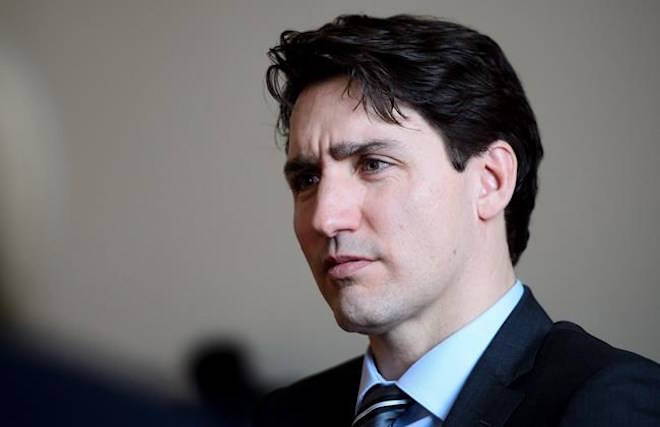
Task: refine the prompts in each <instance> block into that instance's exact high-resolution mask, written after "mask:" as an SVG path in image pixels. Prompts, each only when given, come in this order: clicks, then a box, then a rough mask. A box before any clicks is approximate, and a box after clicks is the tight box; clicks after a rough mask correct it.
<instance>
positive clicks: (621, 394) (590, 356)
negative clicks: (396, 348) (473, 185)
mask: <svg viewBox="0 0 660 427" xmlns="http://www.w3.org/2000/svg"><path fill="white" fill-rule="evenodd" d="M361 367H362V357H359V358H356V359H353V360H350V361H348V362H346V363H344V364H342V365H340V366H337V367H335V368H332V369H329V370H327V371H325V372H322V373H320V374H317V375H315V376H312V377H309V378H307V379H304V380H302V381H300V382H298V383H295V384H293V385H291V386H289V387H286V388H283V389H280V390H277V391H275V392H273V393H271V394H270V395H269V396H267V398H266V399H265V400H264V402H263V404H262V405H261V407H260V409H259V410H258V411H257V413H256V415H255V418H254V426H255V427H265V426H332V427H341V426H350V425H351V421H352V417H353V415H354V409H355V402H356V399H357V391H358V387H359V382H360V375H361ZM444 426H445V427H454V426H483V427H485V426H492V427H495V426H599V427H602V426H636V427H637V426H660V365H657V364H656V363H654V362H652V361H650V360H647V359H644V358H643V357H641V356H638V355H636V354H633V353H630V352H627V351H623V350H619V349H615V348H613V347H611V346H610V345H608V344H606V343H604V342H603V341H600V340H599V339H597V338H595V337H593V336H591V335H589V334H587V333H586V332H585V331H584V330H583V329H581V328H580V327H578V326H576V325H574V324H572V323H569V322H558V323H555V324H553V323H552V321H551V320H550V318H549V317H548V315H547V314H546V313H545V311H543V309H542V308H541V306H540V305H539V304H538V303H537V302H536V299H535V298H534V296H533V295H532V293H531V291H530V290H529V288H527V287H525V292H524V294H523V297H522V299H521V300H520V302H519V303H518V305H517V306H516V308H515V309H514V310H513V312H512V313H511V315H510V316H509V317H508V318H507V320H506V321H505V322H504V324H503V325H502V327H501V328H500V330H499V331H498V333H497V334H496V335H495V337H494V338H493V341H492V342H491V343H490V345H489V346H488V348H487V349H486V351H485V352H484V354H483V355H482V357H481V358H480V359H479V361H478V362H477V364H476V366H475V368H474V369H473V371H472V373H471V374H470V376H469V377H468V379H467V381H466V383H465V385H464V386H463V389H462V390H461V392H460V394H459V396H458V398H457V399H456V402H455V403H454V405H453V407H452V409H451V411H450V412H449V414H448V416H447V419H446V420H445V423H444Z"/></svg>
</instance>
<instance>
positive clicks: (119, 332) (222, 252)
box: [0, 0, 660, 390]
mask: <svg viewBox="0 0 660 427" xmlns="http://www.w3.org/2000/svg"><path fill="white" fill-rule="evenodd" d="M404 5H405V7H404ZM349 12H365V13H369V14H375V15H381V16H386V15H391V14H394V13H400V12H408V13H416V14H432V15H436V16H442V17H446V18H451V19H454V20H457V21H459V22H461V23H464V24H467V25H470V26H473V27H475V28H477V29H479V30H481V31H483V32H485V33H487V34H489V35H491V36H492V37H493V38H494V39H495V40H497V41H498V42H499V43H500V44H501V46H502V47H503V48H504V50H505V52H507V54H508V56H509V59H510V60H511V62H512V63H513V65H514V67H515V68H516V69H517V71H518V72H519V74H520V76H521V78H522V81H523V83H524V85H525V87H526V90H527V93H528V96H529V98H530V100H531V103H532V106H533V108H534V109H535V111H536V113H537V116H538V121H539V125H540V129H541V132H542V137H543V142H544V145H545V147H546V152H547V157H546V159H545V161H544V163H543V164H542V168H541V189H540V194H539V201H538V207H537V210H536V213H535V215H534V217H533V229H532V241H531V244H530V247H529V249H528V250H527V252H526V254H525V255H524V256H523V258H522V261H521V264H520V267H519V270H518V272H519V276H520V277H521V279H522V280H523V281H524V282H526V283H528V284H530V285H531V286H532V288H533V290H534V291H535V293H536V294H537V297H539V299H540V300H541V302H542V303H543V304H544V305H545V307H546V308H547V309H548V311H549V313H550V314H551V316H553V318H555V319H569V320H572V321H575V322H578V323H580V324H581V325H582V326H583V327H585V328H586V329H587V330H588V331H590V332H592V333H594V334H596V335H598V336H600V337H601V338H603V339H606V340H607V341H609V342H611V343H612V344H614V345H616V346H621V347H625V348H628V349H631V350H634V351H636V352H639V353H641V354H643V355H645V356H647V357H651V358H653V359H655V360H658V359H660V339H659V338H660V332H659V329H660V327H659V326H660V325H659V322H658V319H659V313H660V287H659V286H658V284H659V283H658V277H660V262H659V261H660V259H659V257H658V253H659V252H660V244H659V242H660V231H659V227H658V225H657V224H658V220H657V214H658V212H659V211H660V191H659V190H658V185H659V184H660V173H659V172H658V166H657V163H658V161H659V160H660V143H659V139H660V131H659V129H660V127H659V125H658V122H659V117H658V113H659V112H660V108H659V107H658V100H659V99H660V77H659V76H660V58H659V55H658V48H657V43H658V41H659V40H660V27H659V26H658V25H657V23H658V20H659V19H660V2H657V1H655V0H649V1H641V0H638V1H626V2H624V1H618V2H615V1H597V0H592V1H568V0H565V1H554V2H549V1H528V0H516V1H514V0H509V1H498V2H494V1H476V0H475V1H467V0H455V1H440V0H427V1H413V0H411V1H408V2H405V3H402V2H400V1H393V0H380V1H368V0H350V1H349V0H335V1H332V2H329V1H320V0H319V1H309V0H286V1H273V2H268V1H254V0H241V1H239V0H236V1H229V0H217V1H201V0H195V1H186V2H183V1H176V2H175V1H156V0H154V1H128V0H123V1H87V0H79V1H61V0H60V1H48V0H43V1H19V0H16V1H7V0H0V256H1V257H0V268H1V270H0V274H1V275H0V280H1V282H0V312H1V313H2V317H3V318H4V319H5V320H6V321H9V322H11V323H12V324H13V325H15V326H17V327H19V328H21V330H24V331H30V332H31V333H36V334H38V335H39V336H42V337H43V336H45V337H49V339H50V340H51V341H52V342H53V343H59V345H60V346H61V347H65V348H67V349H69V350H70V351H74V350H79V351H80V352H83V350H84V349H87V351H88V353H85V354H94V355H96V356H95V357H94V358H95V360H94V363H98V364H106V365H113V364H114V365H116V367H118V368H121V367H122V366H124V364H123V363H124V362H121V361H126V363H127V364H132V365H133V366H142V367H144V369H139V370H137V371H135V372H133V373H132V375H138V376H139V375H142V376H145V377H146V376H152V377H157V378H158V381H159V383H160V384H161V385H162V387H164V388H171V389H172V390H185V389H186V386H185V384H186V379H185V365H186V363H187V359H186V358H187V357H188V355H189V352H190V350H191V349H192V348H194V346H195V345H196V344H198V343H199V342H200V341H202V340H204V339H206V338H209V337H233V338H234V339H236V340H237V341H239V342H241V343H243V344H244V345H245V348H246V349H248V350H249V354H250V356H251V361H252V364H253V366H254V370H255V372H256V373H257V374H258V375H260V376H261V377H262V378H264V379H266V380H268V381H270V382H273V383H277V382H279V381H287V380H289V379H293V378H295V377H299V376H303V375H306V374H309V373H312V372H314V371H317V370H320V369H322V368H325V367H328V366H330V365H332V364H335V363H338V362H340V361H342V360H344V359H346V358H348V357H350V356H353V355H355V354H357V353H360V352H362V351H363V350H364V348H365V346H366V342H365V340H364V339H363V338H362V337H360V336H355V335H348V334H346V333H344V332H342V331H340V330H339V329H338V328H337V327H336V326H335V323H334V320H333V318H332V316H331V314H330V312H329V310H328V309H327V308H326V306H325V303H324V302H323V300H322V298H321V297H320V295H319V294H318V291H317V290H316V286H315V284H314V282H313V280H312V277H311V274H310V273H309V272H308V270H307V266H306V265H305V263H304V260H303V258H302V256H301V254H300V253H299V249H298V247H297V243H296V242H295V238H294V236H293V232H292V230H291V200H290V195H289V194H288V191H287V189H286V186H285V183H284V180H283V178H282V174H281V167H282V163H283V154H282V153H281V152H280V151H278V149H277V148H276V146H275V143H274V137H273V135H274V126H273V124H274V122H275V117H276V109H275V105H274V104H273V103H272V102H271V101H270V100H269V99H268V98H267V97H266V95H265V90H264V83H263V75H264V71H265V69H266V67H267V65H268V62H267V58H266V55H265V52H266V50H267V49H268V48H269V47H271V46H272V45H273V44H274V43H275V42H276V40H277V38H278V37H279V34H280V32H281V31H282V30H284V29H289V28H292V29H310V28H315V27H317V26H319V25H320V24H322V23H324V22H326V21H328V20H330V19H331V18H333V17H335V16H336V15H338V14H340V13H349ZM81 354H83V353H81Z"/></svg>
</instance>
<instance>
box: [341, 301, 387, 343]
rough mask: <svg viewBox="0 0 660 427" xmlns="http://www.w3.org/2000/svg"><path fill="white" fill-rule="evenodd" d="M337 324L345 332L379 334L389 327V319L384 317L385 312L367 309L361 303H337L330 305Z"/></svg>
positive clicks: (385, 315)
mask: <svg viewBox="0 0 660 427" xmlns="http://www.w3.org/2000/svg"><path fill="white" fill-rule="evenodd" d="M332 312H333V314H334V316H335V321H336V322H337V325H338V326H339V327H340V328H342V329H343V330H345V331H346V332H354V333H358V334H363V335H380V334H383V333H385V332H387V330H388V329H389V326H390V325H391V321H389V319H386V317H388V316H387V313H381V312H378V311H374V310H369V309H368V308H367V307H364V306H363V305H357V304H348V303H346V302H344V304H341V303H340V304H338V305H337V306H334V307H332Z"/></svg>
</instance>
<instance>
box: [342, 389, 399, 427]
mask: <svg viewBox="0 0 660 427" xmlns="http://www.w3.org/2000/svg"><path fill="white" fill-rule="evenodd" d="M411 403H412V399H411V398H410V397H409V396H408V395H407V394H405V393H404V392H402V391H401V390H400V389H399V388H398V387H397V386H395V385H382V384H379V385H376V386H374V387H372V388H371V389H369V391H368V392H367V394H366V395H365V396H364V399H363V400H362V403H361V404H360V406H359V408H358V411H357V415H356V416H355V418H354V419H353V424H351V427H389V426H391V425H392V424H393V423H394V421H395V420H396V419H397V418H398V417H399V416H400V415H401V414H403V413H404V412H405V410H406V409H407V408H408V406H410V404H411Z"/></svg>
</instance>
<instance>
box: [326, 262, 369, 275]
mask: <svg viewBox="0 0 660 427" xmlns="http://www.w3.org/2000/svg"><path fill="white" fill-rule="evenodd" d="M371 262H372V261H369V260H362V259H361V260H356V261H348V262H342V263H341V264H337V265H335V266H333V267H331V268H330V269H328V275H329V276H330V277H331V278H333V279H346V278H348V277H350V276H352V275H353V274H355V273H357V272H358V271H359V270H361V269H363V268H364V267H366V266H367V265H369V264H371Z"/></svg>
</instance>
